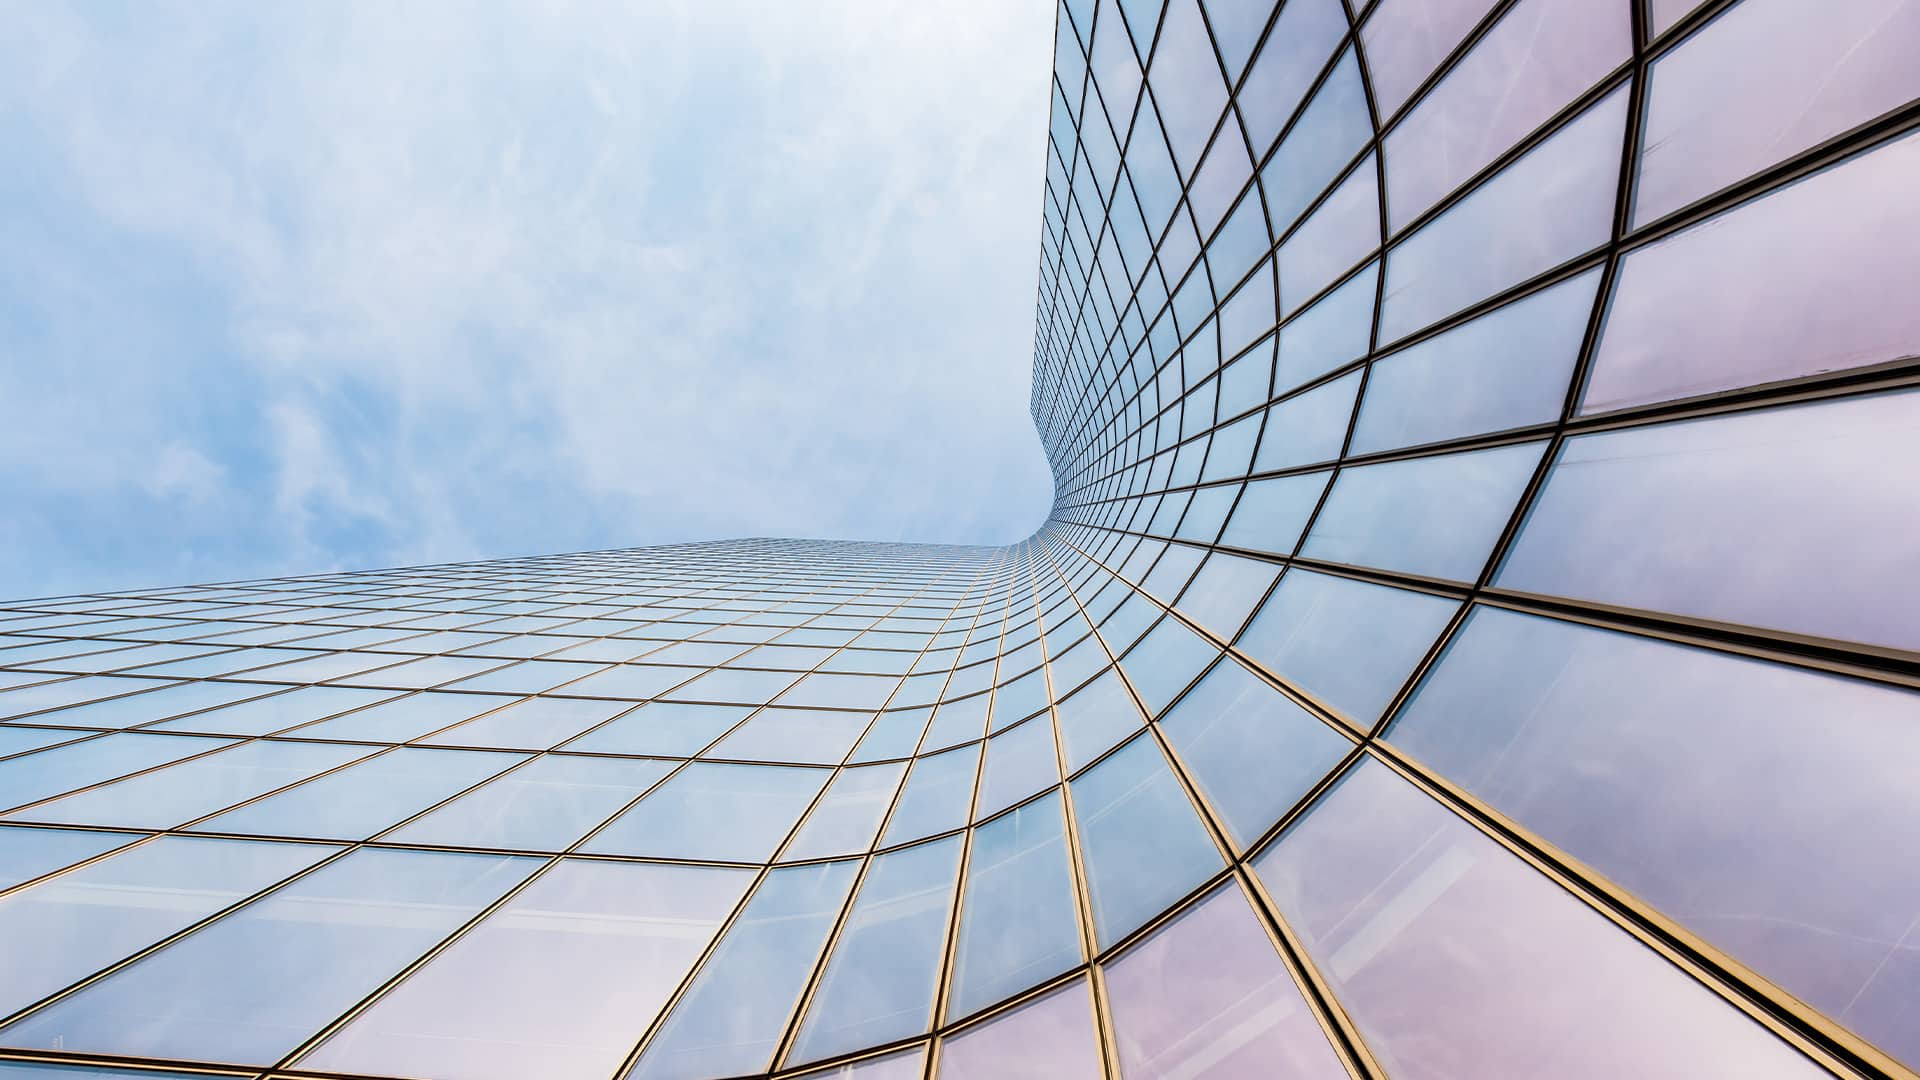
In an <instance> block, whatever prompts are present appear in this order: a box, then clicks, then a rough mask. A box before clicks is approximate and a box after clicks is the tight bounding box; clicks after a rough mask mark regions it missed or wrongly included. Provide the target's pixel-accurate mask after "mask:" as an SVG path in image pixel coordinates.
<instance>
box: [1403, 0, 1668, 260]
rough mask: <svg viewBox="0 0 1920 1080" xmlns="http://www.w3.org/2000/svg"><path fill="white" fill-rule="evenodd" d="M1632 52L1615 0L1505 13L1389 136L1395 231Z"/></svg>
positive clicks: (1533, 4) (1572, 0)
mask: <svg viewBox="0 0 1920 1080" xmlns="http://www.w3.org/2000/svg"><path fill="white" fill-rule="evenodd" d="M1402 2H1404V0H1402ZM1632 51H1633V32H1632V28H1631V26H1630V25H1629V23H1628V15H1627V5H1625V4H1622V3H1620V2H1619V0H1524V2H1523V3H1520V4H1518V5H1516V6H1514V7H1513V8H1511V9H1509V10H1508V11H1507V12H1506V14H1504V15H1502V16H1501V17H1500V21H1499V22H1498V23H1496V24H1494V27H1493V29H1492V30H1490V31H1488V32H1487V35H1486V36H1485V37H1483V38H1481V39H1480V40H1479V41H1478V42H1475V43H1474V46H1473V51H1472V52H1469V53H1468V54H1467V56H1466V58H1465V59H1464V60H1462V61H1461V62H1460V64H1459V65H1458V66H1456V67H1455V68H1454V69H1453V70H1452V71H1449V72H1448V73H1447V76H1446V78H1444V79H1442V80H1441V81H1440V85H1438V86H1436V87H1435V88H1434V89H1433V92H1432V93H1430V94H1428V95H1427V96H1426V97H1424V98H1422V99H1421V100H1420V104H1418V105H1416V106H1414V108H1413V111H1412V112H1410V113H1408V114H1407V117H1406V119H1404V120H1402V121H1401V122H1400V123H1399V124H1398V125H1396V126H1395V127H1394V129H1393V131H1392V132H1391V133H1390V134H1388V136H1387V149H1386V154H1387V210H1388V212H1389V214H1390V225H1391V227H1392V228H1393V229H1394V230H1395V231H1398V230H1399V229H1400V228H1401V227H1403V226H1404V225H1406V224H1407V223H1408V222H1409V221H1412V220H1413V219H1414V218H1416V217H1419V216H1420V215H1421V214H1422V213H1424V212H1425V211H1426V210H1427V209H1428V208H1429V207H1431V206H1432V205H1433V204H1434V203H1437V202H1439V201H1440V200H1441V199H1442V198H1444V197H1446V195H1447V194H1448V193H1450V192H1452V191H1453V189H1454V188H1456V187H1458V186H1460V184H1461V182H1462V181H1464V180H1466V179H1467V177H1469V176H1471V175H1473V174H1474V173H1475V172H1477V171H1479V170H1480V169H1481V168H1483V167H1485V166H1486V165H1487V163H1488V162H1491V161H1492V160H1493V159H1494V158H1497V157H1499V156H1500V155H1501V154H1502V153H1504V152H1506V151H1507V150H1508V149H1509V148H1511V147H1512V146H1513V144H1514V143H1516V142H1519V141H1520V139H1521V138H1522V137H1524V136H1525V135H1526V134H1527V133H1528V132H1530V131H1532V130H1533V129H1534V128H1536V127H1539V126H1540V125H1541V124H1542V123H1544V122H1546V120H1547V119H1548V118H1549V117H1551V116H1552V115H1553V114H1554V113H1555V112H1557V111H1559V109H1560V108H1561V106H1563V105H1565V104H1567V103H1568V102H1570V101H1572V100H1573V99H1574V98H1577V97H1579V96H1580V94H1581V92H1582V91H1584V90H1586V89H1587V88H1588V87H1589V86H1592V85H1593V84H1594V83H1596V82H1598V81H1599V80H1600V78H1601V77H1602V76H1604V75H1606V73H1607V72H1609V71H1611V70H1613V69H1614V68H1615V67H1617V66H1618V65H1620V64H1621V63H1622V62H1624V61H1625V60H1626V59H1627V56H1628V54H1629V53H1631V52H1632ZM1377 62H1378V61H1377V60H1376V63H1377Z"/></svg>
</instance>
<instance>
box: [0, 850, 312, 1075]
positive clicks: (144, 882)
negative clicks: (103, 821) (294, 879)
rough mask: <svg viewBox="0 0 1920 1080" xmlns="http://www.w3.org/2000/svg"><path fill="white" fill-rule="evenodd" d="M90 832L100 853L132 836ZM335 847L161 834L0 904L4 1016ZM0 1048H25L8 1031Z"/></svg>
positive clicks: (0, 1008) (295, 870)
mask: <svg viewBox="0 0 1920 1080" xmlns="http://www.w3.org/2000/svg"><path fill="white" fill-rule="evenodd" d="M9 831H10V832H16V831H17V832H28V831H33V832H46V833H50V834H52V835H67V836H70V835H73V834H70V833H55V832H54V831H53V830H44V829H38V830H25V829H21V830H9ZM88 835H91V836H93V837H96V838H98V839H99V841H100V843H98V844H97V846H99V847H102V848H106V847H113V846H116V845H119V844H122V843H125V842H127V840H129V839H130V837H128V836H126V835H124V834H122V833H92V834H88ZM336 850H337V849H335V848H332V847H324V846H321V845H318V844H260V843H250V842H247V841H242V840H212V839H206V838H203V837H193V836H162V837H159V838H157V839H155V840H152V841H149V842H148V843H145V844H142V845H140V846H139V847H134V848H129V849H127V850H126V851H123V852H120V853H119V854H116V855H113V856H110V857H108V858H105V859H102V860H100V861H99V862H96V863H91V864H89V865H87V866H82V867H79V868H78V869H75V870H71V871H69V872H67V873H65V874H61V875H59V876H58V877H54V878H49V879H47V880H46V881H42V882H39V883H37V884H35V885H32V886H30V887H28V888H25V889H22V890H20V891H19V892H16V893H12V894H10V895H8V896H5V897H0V955H4V956H5V957H6V958H7V963H6V969H5V971H4V972H3V973H0V1015H7V1014H11V1013H13V1012H15V1011H17V1010H19V1009H23V1008H25V1007H26V1006H28V1005H31V1004H32V1003H34V1002H35V1001H38V1000H39V999H41V998H43V997H46V996H47V995H48V994H51V993H54V992H55V991H57V990H61V989H63V988H65V987H67V986H69V985H71V984H72V983H73V982H75V981H76V980H78V979H81V978H83V977H85V976H87V975H91V974H92V973H94V972H96V971H98V970H100V969H101V968H103V967H106V966H107V965H109V964H112V963H114V962H116V961H119V960H122V959H124V958H125V957H127V956H128V955H130V954H132V953H135V952H138V951H140V950H141V949H144V948H146V947H147V946H149V945H151V944H153V943H154V942H156V941H159V940H160V939H162V938H164V937H166V936H167V935H169V934H174V933H178V932H179V931H181V930H184V929H186V928H187V927H189V926H191V925H193V924H194V923H195V922H198V921H199V920H201V919H204V918H206V917H207V916H208V915H211V914H213V913H214V912H216V911H219V910H220V909H221V908H224V907H227V906H228V905H230V904H235V903H238V902H240V901H241V900H244V899H246V898H247V897H248V896H251V895H252V894H254V893H256V892H259V891H260V890H261V889H264V888H266V887H267V886H269V885H272V884H273V883H274V882H276V881H279V880H281V879H282V878H285V877H288V876H289V875H292V874H295V873H298V872H299V871H301V870H304V869H306V868H307V867H309V866H312V865H313V864H314V863H317V862H319V861H320V860H321V859H324V858H326V857H327V856H329V855H332V854H333V853H334V852H335V851H336ZM71 853H72V852H71V851H69V854H71ZM89 854H92V853H89ZM80 857H81V858H85V857H87V856H86V855H85V854H82V855H80ZM0 1042H4V1043H5V1044H6V1045H9V1046H12V1045H26V1044H25V1043H22V1042H19V1041H18V1040H17V1039H16V1038H15V1032H12V1031H9V1032H8V1033H7V1034H6V1035H5V1036H0Z"/></svg>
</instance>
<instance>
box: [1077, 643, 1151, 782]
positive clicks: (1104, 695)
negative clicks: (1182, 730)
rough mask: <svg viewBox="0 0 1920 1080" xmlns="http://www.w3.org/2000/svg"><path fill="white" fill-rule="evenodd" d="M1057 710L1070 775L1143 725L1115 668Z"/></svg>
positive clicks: (1136, 708) (1142, 719)
mask: <svg viewBox="0 0 1920 1080" xmlns="http://www.w3.org/2000/svg"><path fill="white" fill-rule="evenodd" d="M1056 711H1057V712H1058V713H1059V715H1060V741H1061V743H1062V744H1063V745H1062V749H1063V750H1064V751H1065V753H1066V759H1067V771H1068V772H1069V773H1075V772H1079V771H1080V770H1081V769H1082V768H1084V767H1085V766H1086V765H1087V763H1088V762H1090V761H1092V760H1093V759H1094V758H1097V757H1099V756H1100V755H1101V754H1104V753H1106V752H1107V751H1108V750H1110V749H1112V748H1113V747H1114V746H1116V745H1118V744H1119V742H1120V740H1122V739H1124V738H1126V737H1127V736H1129V735H1131V734H1133V733H1134V732H1136V731H1139V730H1140V728H1141V726H1142V725H1144V724H1145V723H1146V718H1145V717H1143V716H1141V715H1140V707H1139V706H1138V705H1135V704H1134V703H1133V696H1132V695H1130V694H1128V693H1127V688H1126V686H1125V685H1124V684H1122V683H1121V681H1120V672H1119V670H1118V669H1116V668H1108V669H1107V670H1106V671H1105V672H1103V673H1101V675H1100V677H1099V678H1097V679H1095V680H1093V681H1092V682H1090V683H1088V684H1087V685H1086V686H1084V687H1081V688H1080V689H1079V690H1078V691H1076V692H1075V693H1074V695H1073V696H1072V697H1070V698H1068V699H1067V700H1065V701H1063V702H1061V703H1060V705H1059V707H1058V709H1057V710H1056Z"/></svg>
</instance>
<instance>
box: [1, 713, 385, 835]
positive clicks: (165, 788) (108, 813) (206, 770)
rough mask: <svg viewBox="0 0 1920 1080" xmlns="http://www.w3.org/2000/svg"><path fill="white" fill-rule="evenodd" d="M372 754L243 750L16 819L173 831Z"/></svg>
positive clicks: (273, 746)
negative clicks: (173, 828)
mask: <svg viewBox="0 0 1920 1080" xmlns="http://www.w3.org/2000/svg"><path fill="white" fill-rule="evenodd" d="M155 737H156V738H159V737H160V736H155ZM371 749H372V748H371V747H365V746H333V745H328V744H325V743H291V742H286V743H276V742H251V743H242V744H240V745H239V746H236V747H233V748H232V749H230V750H225V751H222V752H220V753H217V754H208V755H207V756H205V757H201V758H195V759H194V760H192V761H183V762H181V763H180V764H178V765H172V766H169V767H167V768H164V769H157V770H155V771H153V772H150V773H143V774H141V775H139V776H132V777H128V778H127V779H125V780H120V781H117V782H115V783H112V784H108V785H106V786H105V787H97V788H93V789H91V790H88V791H82V792H78V793H75V794H73V795H68V796H67V797H66V798H64V799H56V800H54V801H53V802H50V803H43V804H41V805H39V806H36V807H34V808H33V809H31V810H21V811H16V812H14V813H13V814H10V815H8V816H9V817H12V818H14V819H16V820H19V821H58V822H65V823H70V824H74V825H113V826H120V827H123V828H145V829H166V828H172V827H174V826H177V825H182V824H185V823H186V822H188V821H191V820H193V819H194V818H197V817H201V816H204V815H206V814H211V813H213V812H214V811H216V810H219V809H220V808H222V807H225V806H232V805H233V804H234V803H237V802H240V801H242V800H245V799H250V798H253V797H254V796H256V795H260V794H263V793H265V792H268V791H272V790H273V789H275V788H278V787H282V786H284V785H287V784H291V783H293V782H295V781H297V780H302V779H305V778H306V777H309V776H312V775H314V774H315V773H318V772H324V771H325V770H327V769H331V768H333V767H335V766H338V765H344V764H346V763H347V762H349V761H352V760H353V759H355V758H358V757H365V756H366V755H367V753H368V752H369V751H370V750H371ZM56 752H57V751H56Z"/></svg>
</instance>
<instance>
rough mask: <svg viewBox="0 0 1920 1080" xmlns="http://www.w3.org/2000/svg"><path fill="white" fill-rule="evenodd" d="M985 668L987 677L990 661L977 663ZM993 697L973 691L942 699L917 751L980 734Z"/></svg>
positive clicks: (990, 674)
mask: <svg viewBox="0 0 1920 1080" xmlns="http://www.w3.org/2000/svg"><path fill="white" fill-rule="evenodd" d="M981 666H982V667H984V668H985V669H986V672H987V677H988V678H989V679H991V678H992V668H993V664H992V662H988V663H987V664H984V665H981ZM992 702H993V698H992V696H991V695H988V694H975V695H974V696H972V697H965V698H961V699H960V700H958V701H943V702H941V703H940V708H939V709H938V710H937V711H936V712H935V713H934V714H933V723H932V725H930V726H929V727H928V728H927V738H926V741H925V742H923V743H921V744H920V752H921V753H926V752H927V751H928V750H938V749H941V748H944V747H948V746H953V745H955V744H956V743H962V742H970V741H972V740H974V739H978V738H980V737H981V736H982V735H985V734H986V731H987V710H988V708H989V707H990V706H991V704H992Z"/></svg>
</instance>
